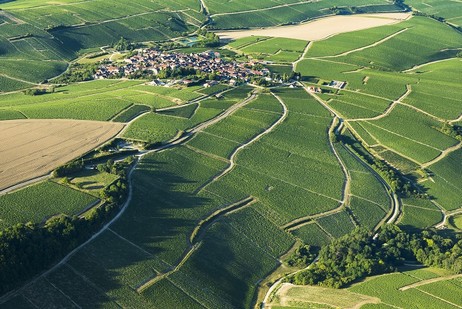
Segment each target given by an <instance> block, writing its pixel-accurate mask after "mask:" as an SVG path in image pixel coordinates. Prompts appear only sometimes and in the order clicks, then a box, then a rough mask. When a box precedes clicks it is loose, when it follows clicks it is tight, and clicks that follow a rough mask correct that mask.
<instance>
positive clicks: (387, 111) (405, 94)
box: [345, 85, 412, 121]
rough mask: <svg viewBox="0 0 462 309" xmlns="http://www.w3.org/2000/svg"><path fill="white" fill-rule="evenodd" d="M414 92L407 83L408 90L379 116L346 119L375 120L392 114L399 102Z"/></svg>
mask: <svg viewBox="0 0 462 309" xmlns="http://www.w3.org/2000/svg"><path fill="white" fill-rule="evenodd" d="M411 92H412V88H411V85H406V92H405V93H404V94H403V95H402V96H400V97H399V98H398V99H396V100H395V101H393V102H392V103H391V104H390V105H389V106H388V108H387V109H386V110H385V112H384V113H383V114H381V115H378V116H375V117H371V118H354V119H347V120H345V121H374V120H379V119H382V118H384V117H386V116H388V115H390V113H391V112H392V111H393V109H394V108H395V107H396V105H397V104H400V103H401V102H402V101H403V100H404V99H406V98H407V97H408V96H409V95H410V94H411Z"/></svg>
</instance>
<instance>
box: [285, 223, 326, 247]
mask: <svg viewBox="0 0 462 309" xmlns="http://www.w3.org/2000/svg"><path fill="white" fill-rule="evenodd" d="M291 233H292V234H293V235H294V236H295V237H298V238H300V239H301V240H302V241H303V242H304V243H306V244H309V245H310V246H317V247H321V246H323V245H326V244H328V243H329V242H330V240H331V237H330V236H329V235H327V234H326V232H324V231H323V230H322V229H321V228H320V227H319V225H318V224H316V223H309V224H306V225H303V226H301V227H299V228H298V229H296V230H292V231H291Z"/></svg>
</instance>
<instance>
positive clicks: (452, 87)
mask: <svg viewBox="0 0 462 309" xmlns="http://www.w3.org/2000/svg"><path fill="white" fill-rule="evenodd" d="M461 69H462V62H461V61H460V60H459V59H458V58H453V59H448V60H445V61H441V62H437V63H432V64H428V65H425V66H422V67H420V68H416V69H414V70H412V71H409V72H408V73H409V75H414V76H418V77H419V80H420V82H419V83H417V84H413V85H412V92H411V93H410V95H409V96H408V97H407V98H406V99H405V100H404V102H405V103H408V104H411V105H413V106H415V107H417V108H420V109H422V110H424V111H425V112H427V113H430V114H431V115H434V116H436V117H440V118H443V119H448V120H451V119H456V118H458V117H459V116H460V114H461V112H460V110H461V106H462V100H461V97H462V90H461V89H460V87H459V85H460V82H461V80H462V78H461V77H460V70H461Z"/></svg>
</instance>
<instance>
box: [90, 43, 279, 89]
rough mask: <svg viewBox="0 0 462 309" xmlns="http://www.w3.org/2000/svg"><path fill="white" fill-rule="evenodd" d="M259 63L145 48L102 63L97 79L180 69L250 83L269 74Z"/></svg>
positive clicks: (212, 53)
mask: <svg viewBox="0 0 462 309" xmlns="http://www.w3.org/2000/svg"><path fill="white" fill-rule="evenodd" d="M256 63H257V62H248V63H241V62H235V61H225V60H224V59H223V58H221V55H220V53H218V52H214V51H211V50H209V51H205V52H202V53H189V54H185V53H177V52H162V51H158V50H154V49H145V50H142V51H140V52H139V53H138V54H137V55H134V56H132V57H130V58H127V59H125V63H124V64H123V65H116V64H114V63H110V64H105V65H101V66H100V67H99V68H98V70H97V71H96V74H95V75H94V78H95V79H105V78H111V77H116V76H117V77H130V76H131V75H133V74H134V73H136V72H138V71H141V72H147V73H151V74H152V75H156V76H157V75H159V74H160V73H161V72H162V71H164V70H165V71H171V72H174V71H175V70H178V69H182V68H183V69H188V70H191V69H192V70H195V71H198V72H201V73H205V74H214V75H215V76H216V79H217V80H220V81H228V82H230V83H235V82H236V81H243V82H248V81H249V80H250V79H251V77H253V76H260V77H266V76H269V75H270V71H269V70H268V69H266V68H261V69H254V68H253V67H254V65H255V64H256Z"/></svg>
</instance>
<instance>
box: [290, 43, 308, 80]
mask: <svg viewBox="0 0 462 309" xmlns="http://www.w3.org/2000/svg"><path fill="white" fill-rule="evenodd" d="M312 46H313V41H309V42H308V44H306V46H305V49H304V50H303V53H302V54H301V55H300V58H298V59H297V60H295V61H294V62H293V63H292V69H293V71H294V72H297V65H298V64H299V63H300V62H302V61H303V60H305V59H306V55H307V54H308V51H309V50H310V48H311V47H312Z"/></svg>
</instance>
